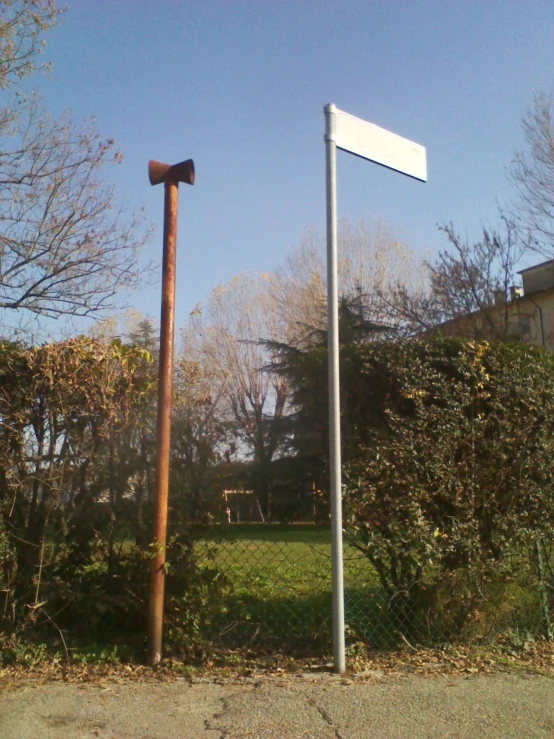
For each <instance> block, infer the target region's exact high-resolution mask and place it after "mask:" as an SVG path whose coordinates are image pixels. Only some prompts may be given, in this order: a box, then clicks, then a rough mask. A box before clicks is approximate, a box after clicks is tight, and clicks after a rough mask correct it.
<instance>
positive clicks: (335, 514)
mask: <svg viewBox="0 0 554 739" xmlns="http://www.w3.org/2000/svg"><path fill="white" fill-rule="evenodd" d="M324 111H325V145H326V146H325V148H326V159H327V178H326V179H327V183H326V185H327V310H328V331H327V343H328V353H329V451H330V463H331V561H332V579H333V657H334V669H335V672H338V673H341V672H344V670H345V668H346V664H345V654H344V582H343V563H342V485H341V456H340V389H339V306H338V289H337V164H336V154H337V146H336V139H335V131H336V108H335V106H334V105H333V104H332V103H330V104H329V105H326V106H325V108H324Z"/></svg>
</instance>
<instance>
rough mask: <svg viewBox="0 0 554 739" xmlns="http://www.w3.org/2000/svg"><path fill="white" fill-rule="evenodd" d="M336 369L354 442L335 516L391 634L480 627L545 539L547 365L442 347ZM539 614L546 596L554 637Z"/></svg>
mask: <svg viewBox="0 0 554 739" xmlns="http://www.w3.org/2000/svg"><path fill="white" fill-rule="evenodd" d="M343 364H344V371H343V378H344V385H343V387H344V391H343V392H344V408H345V416H346V423H348V424H350V426H352V424H353V423H355V424H357V427H358V428H359V429H360V431H359V434H358V435H357V438H358V439H360V440H361V443H360V445H359V446H358V448H356V449H354V448H350V449H349V450H348V452H347V455H348V456H347V458H349V461H348V463H347V465H346V475H345V481H346V482H345V493H344V495H345V512H346V517H345V521H346V526H347V530H348V532H349V533H350V536H351V538H352V541H353V543H354V544H355V545H356V546H358V547H359V548H360V549H361V550H362V551H363V552H364V554H365V555H366V556H367V557H368V558H369V559H370V560H371V562H372V564H373V565H374V567H375V569H376V571H377V573H378V576H379V579H380V582H381V585H382V587H383V588H384V589H385V590H386V592H387V595H388V598H389V606H390V617H391V618H392V619H393V620H394V625H395V626H396V627H397V628H398V629H399V630H401V631H402V633H410V634H411V635H412V636H413V637H414V638H417V637H418V636H421V632H422V628H425V629H426V630H429V628H430V627H432V628H436V627H437V626H438V625H439V624H438V622H440V626H441V627H442V628H444V629H447V630H448V632H449V633H451V632H452V631H455V632H459V631H460V630H462V629H464V628H467V627H468V625H470V624H471V623H472V622H479V621H482V620H483V617H484V614H485V612H486V611H487V609H488V608H490V607H491V603H492V602H493V600H494V594H495V593H496V594H498V592H499V590H501V591H504V590H505V589H506V588H507V587H508V586H509V585H510V583H513V582H514V581H515V580H516V579H517V578H518V572H520V570H521V568H522V567H527V568H528V567H529V565H530V566H531V567H532V568H534V567H535V568H536V567H537V565H539V564H540V562H541V557H540V553H541V547H542V546H543V542H547V541H548V542H549V541H551V539H552V530H553V529H552V526H553V523H554V505H553V504H554V467H553V465H552V458H553V452H554V357H553V356H552V355H551V354H549V353H547V352H546V351H544V350H543V349H542V348H537V347H530V346H525V345H521V344H512V343H511V344H500V343H499V344H489V343H487V342H481V343H476V342H465V341H462V340H458V339H444V338H439V339H433V340H431V341H429V342H421V341H406V342H399V343H394V344H393V343H381V344H361V345H351V346H349V347H346V348H345V350H344V352H343ZM351 437H352V434H351ZM537 571H539V574H540V571H541V568H540V567H539V569H538V570H537ZM543 575H544V571H543ZM543 575H541V576H540V579H541V580H542V578H543ZM539 585H541V586H544V582H540V583H539ZM543 595H544V587H543ZM548 608H549V606H548V602H547V600H545V598H544V597H543V616H544V618H545V620H546V622H547V623H546V625H547V626H548V629H550V626H549V610H548ZM423 625H424V626H423Z"/></svg>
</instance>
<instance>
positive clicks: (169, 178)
mask: <svg viewBox="0 0 554 739" xmlns="http://www.w3.org/2000/svg"><path fill="white" fill-rule="evenodd" d="M148 174H149V177H150V183H151V184H152V185H158V184H161V183H162V182H163V183H164V188H165V198H164V237H163V266H162V312H161V326H160V366H159V375H158V378H159V379H158V417H157V427H156V487H155V493H154V495H155V498H154V516H153V525H152V546H153V553H152V554H153V558H152V561H151V566H150V598H149V610H148V664H149V665H151V666H152V667H153V666H154V665H157V664H158V662H159V661H160V660H161V658H162V635H163V612H164V585H165V548H166V540H167V509H168V492H169V454H170V433H171V395H172V390H173V336H174V328H175V266H176V252H177V200H178V198H177V195H178V188H179V182H187V183H188V184H190V185H193V184H194V164H193V162H192V160H191V159H189V160H188V161H186V162H181V163H180V164H176V165H174V166H172V167H171V166H169V165H166V164H161V163H160V162H153V161H150V162H149V164H148Z"/></svg>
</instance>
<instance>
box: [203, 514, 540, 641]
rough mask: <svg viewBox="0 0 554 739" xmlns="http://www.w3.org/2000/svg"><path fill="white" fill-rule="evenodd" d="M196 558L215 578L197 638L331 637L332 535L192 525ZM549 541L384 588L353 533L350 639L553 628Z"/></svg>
mask: <svg viewBox="0 0 554 739" xmlns="http://www.w3.org/2000/svg"><path fill="white" fill-rule="evenodd" d="M193 536H194V540H195V543H194V550H195V553H196V555H197V557H198V560H199V562H200V563H204V564H205V565H206V566H210V567H211V568H213V569H214V570H215V571H216V572H217V573H218V577H219V578H220V585H221V587H220V598H219V601H218V603H217V604H215V606H214V609H213V613H212V617H211V618H210V619H209V623H208V621H206V624H205V626H204V627H203V629H204V632H203V637H204V638H206V639H208V640H209V641H210V642H211V643H212V644H213V645H220V646H221V647H225V648H246V649H250V650H254V651H259V650H272V651H275V650H277V651H281V652H287V653H289V654H294V655H304V654H307V653H312V654H323V653H327V652H328V651H329V649H330V646H331V632H332V616H331V534H330V529H329V527H328V526H321V525H314V524H268V523H244V524H243V523H241V524H228V525H227V524H226V525H213V526H209V527H203V528H202V529H200V528H199V529H195V531H194V534H193ZM551 554H552V553H551V551H550V545H548V546H547V545H546V543H545V541H544V540H541V542H539V543H537V542H531V543H530V544H529V545H528V546H525V547H519V548H517V549H515V548H514V551H513V554H511V555H510V557H509V558H508V559H504V560H503V561H502V562H492V561H491V562H489V563H488V566H487V567H486V568H485V570H486V571H482V570H479V571H477V570H471V569H470V568H466V569H464V568H458V569H457V570H454V571H450V572H438V571H437V570H436V569H433V567H432V566H431V565H430V566H429V567H428V569H427V570H426V571H424V572H423V574H422V577H421V578H420V580H419V581H418V582H417V583H416V585H414V586H413V587H412V588H411V589H410V590H408V591H407V590H402V589H400V588H398V587H397V588H391V587H390V586H389V587H387V583H386V582H385V583H384V582H383V580H382V578H380V577H379V575H378V573H377V571H376V569H375V567H374V566H373V565H372V563H371V562H370V560H369V559H368V557H367V555H366V553H365V552H364V551H363V547H360V546H359V543H358V542H356V541H348V539H347V538H346V539H345V542H344V584H345V615H346V630H347V640H348V641H350V642H351V643H352V642H363V643H365V644H366V645H368V646H369V647H371V648H373V649H392V648H395V647H398V646H402V645H405V643H406V642H407V643H408V644H410V645H412V646H417V645H425V646H432V645H444V644H447V643H450V644H453V643H463V644H468V643H476V642H480V643H482V642H484V641H488V642H490V641H494V640H498V639H503V640H508V641H509V642H510V643H514V644H518V643H523V642H525V641H529V640H534V639H544V638H551V637H552V619H551V615H550V614H551V609H552V608H554V589H553V587H554V572H553V570H552V556H551Z"/></svg>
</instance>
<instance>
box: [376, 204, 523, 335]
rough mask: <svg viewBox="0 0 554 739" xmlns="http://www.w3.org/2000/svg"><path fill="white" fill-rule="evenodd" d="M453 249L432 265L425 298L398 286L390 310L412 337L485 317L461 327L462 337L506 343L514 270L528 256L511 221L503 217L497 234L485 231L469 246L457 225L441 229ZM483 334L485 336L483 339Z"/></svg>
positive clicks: (420, 293)
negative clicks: (497, 307) (501, 308)
mask: <svg viewBox="0 0 554 739" xmlns="http://www.w3.org/2000/svg"><path fill="white" fill-rule="evenodd" d="M439 229H440V230H441V231H442V232H443V233H444V234H445V235H446V237H447V239H448V242H449V246H450V248H449V249H448V250H443V251H441V252H439V255H438V257H437V258H436V259H435V260H434V261H433V262H430V261H427V262H426V263H425V267H426V269H427V275H428V279H427V286H426V289H425V290H422V291H420V292H409V291H408V290H407V289H406V288H405V287H404V286H402V285H397V286H396V287H395V288H394V289H392V290H391V295H392V299H391V303H390V306H391V310H393V311H396V313H397V316H398V323H403V326H404V332H405V333H406V334H408V335H413V334H418V333H421V332H423V331H427V330H429V329H431V328H433V327H435V326H438V325H440V324H444V323H446V322H448V321H453V320H454V319H459V318H461V317H463V316H472V315H475V314H479V315H480V321H479V322H474V323H472V324H471V326H470V324H466V323H464V322H459V321H458V322H457V323H456V325H455V326H453V327H452V330H454V329H455V328H456V327H457V329H458V330H459V332H460V333H461V334H464V335H465V333H467V331H468V330H469V329H470V328H471V331H472V332H475V331H477V332H478V333H479V336H477V335H476V334H475V333H473V334H472V336H473V338H496V339H501V338H504V337H505V335H506V331H507V328H508V322H507V313H506V311H507V304H506V300H507V297H508V292H509V288H510V286H511V285H513V284H514V281H515V269H516V266H517V265H518V263H519V261H520V260H521V258H522V256H523V254H524V252H525V248H526V247H525V244H524V242H523V241H522V240H521V239H520V238H519V237H518V230H517V228H516V226H515V224H514V222H513V221H512V220H510V219H509V218H507V217H506V216H505V215H503V214H501V225H500V227H499V228H498V229H490V228H484V229H483V231H482V235H481V238H480V239H478V240H477V241H475V242H473V243H470V242H469V241H467V240H464V239H462V238H461V237H460V236H459V234H458V233H457V232H456V231H455V229H454V226H453V225H452V223H449V224H445V225H443V226H440V227H439ZM497 301H498V302H499V303H500V304H502V305H504V314H503V316H501V317H500V320H499V316H498V311H495V310H493V308H494V306H495V305H496V304H497ZM480 334H482V336H481V335H480Z"/></svg>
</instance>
